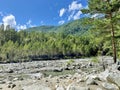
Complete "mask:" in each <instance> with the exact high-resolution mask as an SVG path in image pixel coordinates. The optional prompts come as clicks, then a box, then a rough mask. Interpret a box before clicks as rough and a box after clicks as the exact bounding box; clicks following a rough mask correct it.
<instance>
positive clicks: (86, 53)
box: [0, 18, 119, 62]
mask: <svg viewBox="0 0 120 90" xmlns="http://www.w3.org/2000/svg"><path fill="white" fill-rule="evenodd" d="M90 20H92V19H91V18H87V19H84V20H83V21H82V23H79V22H80V20H77V21H74V22H71V23H68V24H64V25H63V26H57V29H55V28H56V27H53V26H51V27H50V26H48V27H44V26H41V27H40V28H41V29H40V31H41V30H42V28H43V30H45V29H46V31H41V32H39V27H36V28H37V31H36V28H32V30H31V29H30V30H31V31H28V30H29V29H28V30H21V31H19V32H18V31H16V30H14V29H10V28H9V30H4V29H3V28H2V27H1V28H0V61H1V62H18V61H20V62H21V61H31V60H43V59H44V60H48V59H62V58H81V57H90V56H97V55H111V54H112V52H111V39H110V38H109V35H108V39H107V38H105V37H104V36H105V35H104V34H101V31H100V30H95V29H94V30H93V29H92V28H91V27H92V26H93V25H94V24H91V23H89V24H85V23H86V22H88V21H90ZM80 27H82V29H81V28H80ZM86 27H87V28H86ZM88 27H89V28H88ZM53 28H54V30H51V29H53ZM85 28H86V29H85ZM34 29H35V30H34ZM57 30H58V31H57ZM49 31H50V32H49ZM83 31H84V32H83ZM118 35H119V33H118ZM106 36H107V34H106ZM117 41H118V42H119V39H117ZM118 45H119V43H118Z"/></svg>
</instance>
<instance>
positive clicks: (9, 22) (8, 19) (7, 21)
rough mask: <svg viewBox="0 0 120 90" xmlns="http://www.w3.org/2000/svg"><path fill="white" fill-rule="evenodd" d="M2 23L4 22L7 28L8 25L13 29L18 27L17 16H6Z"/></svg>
mask: <svg viewBox="0 0 120 90" xmlns="http://www.w3.org/2000/svg"><path fill="white" fill-rule="evenodd" d="M2 21H3V24H4V25H5V28H6V26H7V25H10V26H11V27H15V26H16V20H15V16H13V15H12V14H10V15H7V16H4V17H3V19H2Z"/></svg>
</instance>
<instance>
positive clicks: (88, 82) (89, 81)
mask: <svg viewBox="0 0 120 90" xmlns="http://www.w3.org/2000/svg"><path fill="white" fill-rule="evenodd" d="M86 84H87V85H97V83H96V81H95V80H94V78H92V77H89V78H88V79H87V81H86Z"/></svg>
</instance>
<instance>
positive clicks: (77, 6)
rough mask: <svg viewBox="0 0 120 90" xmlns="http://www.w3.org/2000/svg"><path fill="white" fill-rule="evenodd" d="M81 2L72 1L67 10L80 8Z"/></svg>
mask: <svg viewBox="0 0 120 90" xmlns="http://www.w3.org/2000/svg"><path fill="white" fill-rule="evenodd" d="M82 7H83V6H82V4H81V3H78V2H77V1H73V2H72V3H71V4H70V5H69V11H74V10H80V9H81V8H82Z"/></svg>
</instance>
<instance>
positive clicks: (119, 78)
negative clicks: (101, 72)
mask: <svg viewBox="0 0 120 90" xmlns="http://www.w3.org/2000/svg"><path fill="white" fill-rule="evenodd" d="M107 81H108V82H110V83H114V84H116V85H117V86H118V87H119V88H120V72H119V71H118V72H111V73H110V74H109V75H108V76H107Z"/></svg>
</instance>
